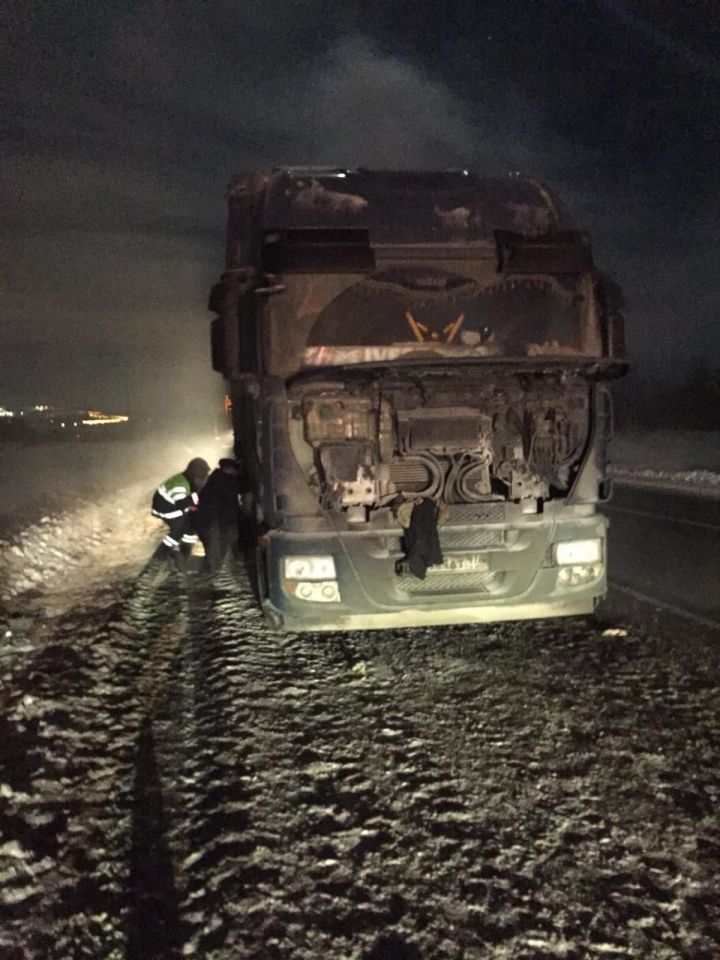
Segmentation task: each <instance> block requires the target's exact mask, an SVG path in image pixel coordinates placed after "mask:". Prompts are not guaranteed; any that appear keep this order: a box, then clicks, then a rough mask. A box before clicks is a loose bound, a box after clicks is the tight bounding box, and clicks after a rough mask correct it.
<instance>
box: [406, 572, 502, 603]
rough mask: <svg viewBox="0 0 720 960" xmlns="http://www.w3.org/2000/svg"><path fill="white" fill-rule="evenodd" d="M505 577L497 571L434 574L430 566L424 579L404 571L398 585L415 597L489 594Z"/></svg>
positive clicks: (497, 587)
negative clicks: (483, 573) (482, 574)
mask: <svg viewBox="0 0 720 960" xmlns="http://www.w3.org/2000/svg"><path fill="white" fill-rule="evenodd" d="M503 579H504V575H503V574H497V573H491V574H485V575H484V576H481V575H479V574H477V573H435V574H433V572H432V568H430V569H429V570H428V572H427V575H426V577H425V579H424V580H418V579H417V577H414V576H413V575H412V574H411V573H402V574H401V575H400V576H399V577H398V578H397V585H398V587H399V588H400V589H401V590H403V591H404V592H405V593H408V594H410V596H413V597H417V596H424V597H429V596H432V595H433V594H437V595H447V594H449V593H457V594H474V595H476V596H487V595H488V594H491V593H494V592H495V591H496V590H497V589H499V587H500V585H501V583H502V581H503Z"/></svg>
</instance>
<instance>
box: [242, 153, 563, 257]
mask: <svg viewBox="0 0 720 960" xmlns="http://www.w3.org/2000/svg"><path fill="white" fill-rule="evenodd" d="M251 194H252V195H254V196H255V198H256V201H255V202H256V203H259V204H260V206H261V217H260V219H261V221H262V224H261V226H262V229H266V230H282V229H289V228H296V227H358V228H363V229H367V230H369V232H370V242H371V243H414V242H425V243H426V242H433V241H434V242H440V243H447V242H463V241H464V242H477V241H482V240H492V239H493V237H494V233H495V231H496V230H509V231H514V232H517V233H522V234H526V235H534V234H535V235H539V234H547V233H554V232H557V231H562V230H568V229H572V227H573V224H572V221H571V220H570V217H569V215H568V213H567V211H566V209H565V207H564V205H563V203H562V202H561V201H560V199H559V198H558V197H557V195H556V194H555V193H554V192H553V191H552V190H551V189H550V188H548V187H547V186H545V185H544V184H542V183H541V182H539V181H537V180H534V179H531V178H528V177H521V176H517V175H508V176H504V177H486V176H480V175H478V174H475V173H470V172H469V171H467V170H444V171H425V170H419V171H412V170H366V169H363V168H357V169H345V168H335V167H283V168H280V169H276V170H274V171H272V172H268V173H262V172H255V173H250V174H240V175H239V176H237V177H234V178H233V180H232V181H231V183H230V187H229V191H228V200H229V203H230V206H231V208H232V207H233V205H234V204H237V205H238V206H242V207H243V208H244V209H245V210H247V205H248V201H249V200H250V196H249V195H251ZM238 212H239V211H238ZM258 212H260V211H258Z"/></svg>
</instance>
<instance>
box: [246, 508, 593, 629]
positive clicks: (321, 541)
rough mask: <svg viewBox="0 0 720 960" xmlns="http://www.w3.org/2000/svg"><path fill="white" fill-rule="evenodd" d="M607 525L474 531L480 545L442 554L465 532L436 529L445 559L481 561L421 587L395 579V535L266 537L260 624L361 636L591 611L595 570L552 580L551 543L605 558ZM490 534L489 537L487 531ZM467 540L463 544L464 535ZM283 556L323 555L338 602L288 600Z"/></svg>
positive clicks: (549, 522)
mask: <svg viewBox="0 0 720 960" xmlns="http://www.w3.org/2000/svg"><path fill="white" fill-rule="evenodd" d="M606 526H607V521H606V519H605V518H604V517H602V516H600V515H597V514H592V515H590V516H585V517H571V518H568V519H558V518H557V517H555V518H552V519H551V518H546V519H544V520H543V519H539V520H534V521H528V522H526V523H522V522H520V523H514V524H508V523H496V524H488V525H484V526H478V527H476V528H474V530H475V532H476V533H477V537H476V538H475V541H476V542H477V543H482V542H485V543H486V545H485V546H484V547H482V546H480V547H478V546H476V547H470V548H468V547H467V546H466V547H465V548H464V549H460V550H456V549H454V548H451V549H450V550H448V548H447V546H446V543H450V544H456V543H457V542H458V537H462V535H464V536H465V537H467V535H468V533H471V534H472V532H473V531H468V529H467V528H465V529H464V530H463V529H462V528H459V527H458V528H453V527H452V526H448V527H447V528H443V530H442V537H441V539H442V540H443V541H444V542H443V551H444V553H445V556H446V557H448V556H453V557H458V556H468V555H472V556H474V557H481V558H483V566H484V567H485V568H486V569H485V570H484V572H482V573H460V574H458V575H455V574H451V575H448V574H447V573H439V572H437V571H435V572H434V571H433V568H432V567H431V568H429V569H428V575H427V577H426V580H424V581H419V580H416V579H414V578H411V577H408V576H406V575H404V576H398V574H397V573H396V563H397V560H398V557H399V556H400V555H401V554H399V553H398V550H399V547H398V546H397V545H398V544H399V536H400V535H401V534H402V530H401V529H400V528H395V529H387V530H380V531H378V530H372V531H362V532H353V533H352V535H345V534H343V533H337V534H329V533H327V532H324V531H318V532H314V531H304V532H302V533H288V532H284V531H279V530H275V531H272V532H271V534H270V538H269V539H270V546H269V549H268V552H267V558H266V559H267V588H268V589H267V597H266V599H265V601H264V603H263V606H264V609H265V611H266V613H267V614H268V615H269V617H270V618H271V619H272V620H273V621H274V622H275V623H276V624H277V625H279V626H281V627H282V628H284V629H287V630H295V631H303V630H312V631H316V630H365V629H387V628H393V627H412V626H431V625H443V624H459V623H490V622H496V621H501V620H527V619H539V618H544V617H561V616H583V615H587V614H589V613H592V612H593V610H594V609H595V607H596V606H597V604H598V602H599V601H600V600H601V599H602V598H603V596H604V595H605V590H606V574H605V563H604V561H603V563H602V564H601V565H600V568H599V574H598V576H597V577H596V578H595V579H593V580H592V581H591V582H590V583H587V584H583V585H582V586H562V585H560V584H559V583H558V569H559V568H558V567H557V566H555V565H554V563H553V560H552V552H553V551H552V546H553V544H554V543H556V542H558V541H560V540H571V539H578V540H580V539H586V538H589V537H599V538H600V539H601V540H602V541H603V558H604V557H605V547H604V545H605V539H606ZM493 531H494V532H495V533H496V534H499V536H495V537H491V536H489V535H488V534H489V533H490V532H493ZM470 539H471V540H472V539H473V538H472V537H471V538H470ZM289 554H331V555H332V556H333V557H334V559H335V565H336V568H337V578H338V584H339V590H340V598H341V599H340V602H336V603H322V604H320V603H312V602H308V601H304V600H300V599H298V598H297V597H295V596H292V595H289V593H288V591H287V589H286V587H287V585H285V584H284V583H283V580H282V576H281V573H280V571H281V568H282V560H283V557H285V556H287V555H289Z"/></svg>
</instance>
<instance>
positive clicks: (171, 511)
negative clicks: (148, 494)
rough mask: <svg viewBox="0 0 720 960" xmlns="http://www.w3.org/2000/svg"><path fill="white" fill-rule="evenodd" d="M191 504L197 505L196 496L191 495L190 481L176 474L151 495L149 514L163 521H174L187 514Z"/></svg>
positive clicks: (183, 475) (194, 494) (181, 474)
mask: <svg viewBox="0 0 720 960" xmlns="http://www.w3.org/2000/svg"><path fill="white" fill-rule="evenodd" d="M193 503H197V494H196V493H193V491H192V488H191V486H190V481H189V480H188V478H187V477H186V476H185V474H184V473H176V474H175V475H174V476H172V477H170V478H169V479H167V480H166V481H165V483H161V484H160V486H159V487H158V488H157V490H156V491H155V493H154V494H153V498H152V506H151V512H152V514H153V516H154V517H161V518H162V519H163V520H176V519H177V518H178V517H182V516H183V514H185V513H187V512H188V510H189V509H190V507H191V506H192V505H193Z"/></svg>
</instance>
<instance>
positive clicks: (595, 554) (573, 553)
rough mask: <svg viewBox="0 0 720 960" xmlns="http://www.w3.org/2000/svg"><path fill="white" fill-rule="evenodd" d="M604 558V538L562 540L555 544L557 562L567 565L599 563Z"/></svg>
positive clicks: (559, 564) (560, 565) (560, 564)
mask: <svg viewBox="0 0 720 960" xmlns="http://www.w3.org/2000/svg"><path fill="white" fill-rule="evenodd" d="M601 560H602V540H600V539H596V540H562V541H561V542H560V543H556V544H555V563H556V564H557V565H558V566H559V567H562V566H566V565H569V564H577V563H599V562H600V561H601Z"/></svg>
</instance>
